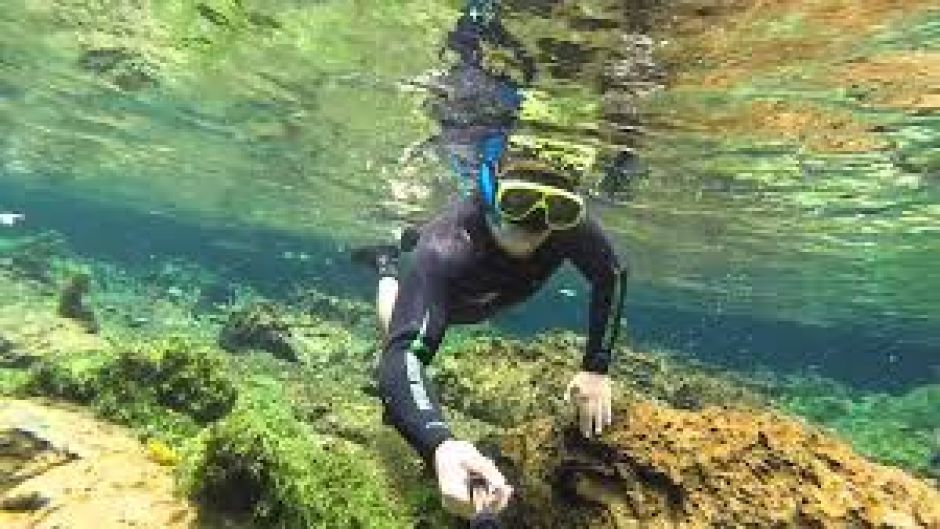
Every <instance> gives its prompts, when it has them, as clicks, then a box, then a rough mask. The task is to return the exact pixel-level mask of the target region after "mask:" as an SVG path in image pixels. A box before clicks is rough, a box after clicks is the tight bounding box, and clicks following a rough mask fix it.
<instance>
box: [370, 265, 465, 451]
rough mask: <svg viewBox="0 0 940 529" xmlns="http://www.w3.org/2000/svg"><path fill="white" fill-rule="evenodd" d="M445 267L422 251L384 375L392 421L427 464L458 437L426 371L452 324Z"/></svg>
mask: <svg viewBox="0 0 940 529" xmlns="http://www.w3.org/2000/svg"><path fill="white" fill-rule="evenodd" d="M440 266H441V263H440V261H439V260H438V259H436V258H434V257H433V255H430V254H429V252H426V251H421V250H420V249H419V251H418V252H417V255H416V257H415V263H414V266H413V267H412V268H411V270H410V272H409V273H408V274H407V275H406V276H405V279H404V280H403V281H402V284H401V288H400V289H399V294H398V299H397V300H396V302H395V308H394V310H393V312H392V321H391V323H390V326H389V335H388V340H387V342H386V344H385V350H384V352H383V355H382V360H381V362H380V364H379V373H378V376H379V392H380V394H381V397H382V402H383V404H384V406H385V417H386V420H387V421H389V422H390V423H391V424H392V425H393V426H394V427H395V428H396V429H397V430H398V431H399V433H401V435H402V436H403V437H404V438H405V440H406V441H408V443H409V444H410V445H411V446H412V447H413V448H414V449H415V450H416V451H417V452H418V454H420V455H421V456H422V457H423V458H424V459H425V461H432V458H433V454H434V450H435V449H436V448H437V446H438V445H440V444H441V443H442V442H444V441H445V440H447V439H450V438H451V437H452V435H451V432H450V430H449V429H448V428H447V425H446V424H445V422H444V416H443V414H442V413H441V407H440V404H439V403H438V401H437V397H436V394H435V391H434V387H433V385H432V383H431V382H430V381H429V380H428V378H427V375H426V373H425V369H424V366H425V365H426V364H427V363H429V362H430V361H431V358H432V357H433V356H434V354H435V353H436V352H437V348H438V347H439V345H440V343H441V340H442V339H443V337H444V331H445V327H446V321H447V318H446V314H445V306H446V305H445V300H446V298H445V295H446V290H445V284H446V283H445V282H444V281H443V278H442V277H441V274H440V272H441V269H440Z"/></svg>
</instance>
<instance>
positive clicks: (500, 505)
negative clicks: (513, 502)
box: [491, 485, 512, 512]
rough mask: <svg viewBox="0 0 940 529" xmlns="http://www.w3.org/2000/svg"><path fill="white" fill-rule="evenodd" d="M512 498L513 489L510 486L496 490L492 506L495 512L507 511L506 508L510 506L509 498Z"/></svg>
mask: <svg viewBox="0 0 940 529" xmlns="http://www.w3.org/2000/svg"><path fill="white" fill-rule="evenodd" d="M511 496H512V487H511V486H509V485H506V486H503V487H500V488H498V489H496V491H495V494H494V499H493V503H492V504H491V505H492V506H493V510H494V511H495V512H500V511H502V510H503V509H505V508H506V506H507V505H509V498H510V497H511Z"/></svg>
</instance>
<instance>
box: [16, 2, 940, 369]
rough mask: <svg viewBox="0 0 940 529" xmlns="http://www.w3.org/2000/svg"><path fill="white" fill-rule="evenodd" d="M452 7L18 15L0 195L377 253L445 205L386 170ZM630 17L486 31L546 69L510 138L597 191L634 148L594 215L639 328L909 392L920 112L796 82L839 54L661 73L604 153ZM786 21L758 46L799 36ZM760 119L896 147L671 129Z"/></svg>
mask: <svg viewBox="0 0 940 529" xmlns="http://www.w3.org/2000/svg"><path fill="white" fill-rule="evenodd" d="M458 7H459V5H458V4H456V3H450V4H446V3H445V4H442V3H440V2H432V1H407V2H404V1H403V2H361V1H357V2H319V3H313V4H305V3H297V2H286V1H285V2H265V3H259V2H254V3H252V2H228V1H223V0H218V1H214V2H203V3H188V2H171V1H164V2H151V3H143V4H137V3H132V2H103V3H95V4H90V3H83V2H52V3H49V2H31V1H24V2H14V3H13V4H11V5H10V6H8V7H7V8H6V9H5V12H4V15H3V17H2V18H0V30H2V31H0V34H2V35H3V36H2V47H0V126H2V128H3V130H4V134H3V137H2V139H0V150H2V159H0V162H2V165H0V168H2V171H3V181H4V182H3V183H4V185H7V186H12V189H15V190H16V192H17V193H22V194H23V195H22V196H21V199H22V200H24V201H27V202H28V201H29V200H31V199H30V198H29V197H28V196H27V195H29V196H32V197H38V196H44V194H45V193H47V192H50V191H54V192H56V193H57V194H58V195H57V196H65V197H68V196H72V197H74V199H75V201H76V204H77V203H79V202H81V203H82V204H83V206H82V207H83V209H82V211H83V212H84V213H82V215H88V214H89V213H87V212H88V211H91V212H92V213H90V214H91V215H94V213H93V211H94V204H96V203H97V204H101V205H102V206H104V205H107V206H109V207H110V206H120V207H122V208H125V209H126V210H127V211H128V212H150V213H154V214H159V215H162V216H164V217H170V218H173V219H176V220H177V221H179V222H181V224H182V225H186V226H190V227H191V228H192V229H200V227H204V228H217V227H220V226H223V227H230V228H233V229H234V230H235V231H236V232H237V231H238V230H239V229H244V230H246V231H247V230H256V229H263V230H272V231H273V232H274V233H281V234H284V235H286V236H299V237H303V238H309V239H316V240H321V241H326V243H325V246H327V247H330V246H332V247H335V248H340V249H342V248H343V247H345V246H346V245H349V244H357V243H362V242H365V241H374V240H376V239H382V238H387V237H388V236H389V235H390V234H391V233H392V232H393V231H394V230H395V229H396V228H399V227H400V226H402V225H404V224H406V223H408V222H413V221H419V220H423V219H426V218H428V217H430V216H431V215H433V212H434V211H435V209H436V208H437V207H439V206H440V205H441V204H442V203H443V202H444V200H446V198H447V197H448V196H450V195H451V194H452V193H453V192H454V190H455V181H454V179H453V177H451V176H449V172H448V169H447V167H446V164H443V163H441V162H440V161H438V160H434V159H426V158H425V159H418V160H416V161H410V162H403V161H402V154H403V152H404V151H405V149H406V148H407V147H408V146H409V145H412V144H414V143H416V142H419V141H420V140H422V139H424V138H426V137H428V136H429V135H430V134H432V133H433V131H434V130H435V124H434V123H433V122H432V120H431V119H430V118H429V117H428V116H427V115H426V114H425V113H424V112H423V111H422V110H421V103H422V101H423V100H424V98H425V97H426V95H425V94H423V93H422V92H421V91H420V90H412V89H407V88H405V87H403V86H402V84H401V81H402V80H405V79H410V78H415V77H417V76H420V75H422V74H424V73H425V72H427V71H428V70H431V69H434V68H441V67H442V63H441V61H440V60H439V59H438V53H437V52H438V46H439V44H440V42H441V40H442V39H443V37H444V35H445V33H446V31H447V30H448V29H449V27H450V25H452V24H453V22H454V20H455V19H456V17H457V15H458V9H457V8H458ZM549 7H550V8H551V10H549ZM637 7H643V6H639V5H638V6H627V7H623V6H617V5H614V4H610V3H605V2H593V3H585V4H584V5H581V6H580V7H577V6H573V5H567V4H564V3H547V4H545V5H543V4H537V3H531V4H528V3H526V2H514V3H511V4H508V5H507V6H506V15H505V16H506V23H507V26H508V27H509V28H510V29H511V30H512V31H514V32H515V33H516V34H517V35H518V37H519V38H520V40H522V41H523V44H524V45H526V46H528V47H529V48H530V49H532V50H535V56H536V58H537V61H538V62H539V69H540V76H539V80H538V81H537V82H536V84H535V86H534V87H533V88H532V90H531V91H530V96H529V103H528V104H527V106H526V107H525V109H524V112H523V123H522V125H521V126H520V132H521V133H523V134H526V135H528V137H530V139H531V141H533V142H542V143H541V144H542V145H549V146H552V145H553V146H554V147H552V148H553V149H555V150H556V151H557V152H559V153H561V155H562V156H563V157H566V158H567V159H569V160H574V161H575V162H577V163H578V164H580V165H582V166H583V167H586V168H587V170H586V172H585V175H586V178H585V181H586V183H587V185H588V187H590V186H591V185H592V184H596V182H597V181H598V180H599V179H601V178H602V176H603V173H602V171H601V167H600V166H601V164H600V163H594V164H593V165H591V164H592V162H597V160H602V159H603V157H604V156H605V155H606V154H607V153H610V152H614V151H616V150H617V149H620V148H622V147H623V146H625V145H626V146H629V147H631V148H634V149H637V152H638V153H639V159H640V161H641V162H642V168H643V171H642V174H641V176H638V177H637V178H636V182H634V183H633V184H632V185H631V187H630V193H629V195H630V198H629V200H628V201H626V203H625V204H624V205H621V206H617V207H611V206H604V205H601V204H598V207H597V211H598V212H599V214H600V215H601V216H602V218H603V219H604V221H605V223H606V225H607V226H608V227H609V228H610V230H611V231H612V232H613V233H615V234H616V235H617V238H618V239H619V242H620V243H621V244H622V247H623V248H624V249H625V250H626V252H627V253H628V254H629V256H630V261H631V263H632V264H633V272H634V274H633V282H632V284H633V286H634V287H633V290H632V292H633V294H632V296H633V300H632V303H631V306H632V307H633V308H632V310H633V312H634V314H635V316H634V319H636V320H637V321H638V325H635V326H634V327H635V329H634V334H635V335H636V336H637V337H639V338H641V339H642V338H645V337H648V338H649V339H650V340H652V341H657V340H659V341H666V342H668V343H669V345H670V346H672V347H677V348H680V349H681V348H683V347H684V346H688V347H690V348H691V349H692V350H693V352H694V353H697V352H696V351H695V350H694V347H692V346H691V345H690V343H691V342H701V341H705V342H708V341H709V340H711V339H712V337H711V336H710V334H709V330H708V329H707V328H706V327H707V325H701V324H700V325H699V326H700V327H702V329H701V330H700V331H698V333H697V336H696V337H695V338H694V339H693V340H691V341H688V340H687V341H683V340H682V339H678V338H675V337H676V336H677V335H680V334H682V332H683V329H682V326H683V324H679V323H676V324H673V323H670V322H669V321H666V320H667V319H669V318H670V316H669V314H670V313H672V312H678V313H682V314H686V315H688V314H691V315H693V316H691V317H692V318H693V319H694V315H696V314H697V315H700V316H701V317H702V319H712V318H715V317H719V318H730V319H733V318H734V317H736V316H742V317H744V318H757V319H759V320H761V321H762V322H770V323H771V324H773V323H774V322H784V323H792V324H793V326H794V327H793V329H795V331H793V332H794V333H796V334H799V333H800V332H802V331H800V329H803V328H808V329H810V331H811V332H812V333H815V334H819V335H820V336H825V333H826V329H832V330H833V332H834V333H836V334H838V333H843V334H844V333H846V332H847V333H848V334H851V335H856V334H857V332H862V333H867V334H866V335H865V336H864V337H862V339H861V343H860V344H851V343H844V341H843V340H842V339H841V338H840V339H834V340H833V339H825V338H823V339H821V340H815V341H812V342H811V343H810V344H809V345H806V346H804V345H802V344H794V346H793V349H796V348H800V347H809V348H816V349H819V350H823V349H826V350H827V352H826V353H825V355H826V356H829V357H831V356H833V355H836V356H840V355H846V356H847V357H848V356H855V355H854V354H853V351H852V349H853V346H854V345H863V346H864V344H865V342H866V341H867V342H869V343H870V342H871V340H873V339H874V340H875V341H877V342H878V343H879V344H880V345H879V347H878V349H879V350H866V351H865V355H866V356H868V358H867V361H868V362H871V363H872V364H873V365H877V366H882V365H885V366H889V367H890V364H896V363H898V362H900V363H901V364H903V367H902V368H901V369H900V370H899V371H898V373H897V376H899V377H904V378H916V379H921V380H922V379H923V373H924V372H925V371H924V370H925V369H929V368H930V364H934V365H935V363H936V353H937V352H938V351H940V347H938V344H940V273H937V271H936V266H935V263H934V259H933V257H934V256H936V255H937V252H938V251H940V236H938V230H940V200H938V198H940V188H938V176H937V157H936V152H937V149H938V147H940V145H938V141H940V140H938V137H940V135H938V131H940V118H938V116H937V113H936V112H935V111H922V112H917V113H908V112H901V111H891V110H877V109H872V108H870V106H869V105H865V104H864V101H860V100H859V99H858V98H857V97H855V96H854V95H853V93H852V92H851V90H849V89H848V88H849V87H845V86H818V85H813V83H810V82H806V81H805V78H806V76H805V75H804V74H806V72H809V73H810V74H812V72H818V71H819V70H822V69H825V68H827V67H832V65H833V64H837V63H839V62H840V61H842V60H843V59H844V57H843V56H838V57H837V56H833V57H832V58H831V60H828V61H827V60H826V59H823V60H817V61H815V62H814V63H812V64H809V63H808V64H807V65H806V67H805V72H801V71H796V72H794V71H793V70H792V69H791V68H785V67H781V68H779V69H774V68H769V69H765V71H764V72H763V73H761V74H759V75H755V76H752V77H751V78H750V79H749V81H748V82H747V83H744V84H739V85H737V86H736V87H735V88H734V89H732V90H705V89H703V90H698V91H695V92H689V91H684V92H678V93H673V92H672V91H670V90H662V89H660V88H661V86H660V85H661V84H663V83H665V82H666V81H665V77H664V76H658V77H656V78H655V79H654V81H653V82H650V83H648V84H649V87H647V88H648V89H647V90H646V91H647V92H648V93H647V94H646V95H643V96H641V97H639V98H633V99H631V101H633V102H634V103H632V104H635V105H636V106H637V107H638V108H639V115H638V117H637V118H636V121H637V126H638V127H641V128H643V129H644V131H645V132H644V133H642V134H630V133H627V134H619V135H618V134H617V133H615V132H611V131H614V130H615V129H617V127H618V125H622V124H623V123H622V121H623V120H620V118H617V119H614V118H611V115H612V114H611V113H610V111H609V108H608V107H609V105H608V104H607V103H605V101H606V99H605V98H607V99H609V98H610V97H611V96H612V95H617V94H618V93H621V94H622V93H626V92H630V90H632V91H633V92H636V89H635V87H634V88H630V89H628V90H621V92H617V91H616V90H613V89H610V88H609V87H605V86H604V84H603V83H599V81H598V80H599V79H604V78H605V77H604V76H605V75H607V76H608V77H609V76H610V74H608V73H605V72H607V71H608V70H611V68H612V67H611V66H610V64H615V63H616V62H617V61H618V60H619V61H621V63H622V64H627V65H628V66H627V68H628V70H629V68H630V66H629V65H630V64H631V63H630V60H634V63H633V64H634V70H636V67H635V59H636V57H637V52H636V51H633V52H630V51H629V46H626V45H624V44H623V42H625V41H624V40H623V37H622V35H624V34H626V35H635V34H637V32H638V31H640V30H643V29H645V30H650V29H651V30H653V32H654V35H655V36H654V38H653V39H651V40H650V41H649V42H651V43H653V44H651V45H650V46H648V48H650V47H651V50H652V51H650V52H649V53H651V54H652V55H653V57H655V55H656V49H657V47H656V44H655V43H656V42H659V40H658V39H663V40H664V41H665V39H668V37H669V35H668V28H667V27H665V26H664V27H656V24H657V23H658V22H660V21H662V20H665V18H664V16H663V15H662V12H663V9H664V8H663V7H662V6H657V7H656V9H651V8H649V6H646V7H647V9H645V10H643V9H637ZM628 15H629V16H628ZM893 20H894V19H891V18H889V19H887V22H891V21H893ZM937 20H938V19H937V16H936V12H932V13H931V12H929V11H928V12H926V14H925V15H922V16H919V17H916V18H914V19H912V20H911V19H902V20H900V21H899V22H896V23H895V24H894V25H892V24H891V23H886V24H885V27H883V28H882V29H880V30H879V31H876V32H875V33H874V34H873V35H865V36H859V37H858V39H857V40H858V42H857V43H856V46H855V47H854V48H853V49H854V50H855V53H856V54H857V55H859V56H864V55H866V54H872V53H880V52H886V51H897V50H902V51H903V50H908V51H911V50H916V51H918V52H931V51H932V52H936V50H937V48H938V46H940V37H938V24H937ZM791 22H793V23H792V24H790V25H786V24H784V25H782V26H779V27H777V26H775V27H774V29H773V31H771V32H770V33H768V35H770V36H776V37H781V38H782V37H787V36H792V35H793V34H797V33H799V32H800V31H802V30H803V29H801V28H803V27H804V26H805V21H802V19H799V17H797V18H794V19H793V21H791ZM631 42H633V41H631ZM641 48H642V46H641ZM625 50H627V51H625ZM631 53H632V54H633V55H631ZM833 53H835V52H833ZM840 53H841V52H840ZM624 61H626V62H624ZM689 69H693V70H694V67H691V68H689ZM628 77H629V76H628ZM608 84H609V83H608ZM633 92H631V93H633ZM761 100H773V101H785V102H787V101H790V102H792V101H797V102H803V103H813V104H819V105H821V106H823V107H825V108H828V109H838V110H840V111H846V112H849V113H850V114H852V115H853V116H855V117H856V118H857V119H859V120H861V121H863V122H865V123H868V124H869V126H870V127H876V126H877V127H881V130H884V131H885V132H883V134H881V139H882V140H884V141H885V142H886V144H887V145H889V146H890V147H889V148H880V149H878V150H874V151H871V152H861V153H860V152H853V153H841V154H826V153H820V152H814V151H813V149H812V148H807V147H806V146H805V145H801V144H800V142H799V141H794V140H792V139H790V138H786V137H780V138H779V139H767V138H749V137H747V135H741V134H739V133H735V134H732V135H729V136H728V137H727V138H722V137H720V136H716V135H714V134H712V133H708V134H703V133H700V132H694V131H691V130H689V128H688V127H684V126H683V123H684V122H683V115H682V112H683V111H684V112H696V113H704V114H708V115H712V116H717V115H721V114H723V113H728V112H733V111H734V109H735V108H737V107H739V106H740V105H742V104H745V103H747V102H751V101H761ZM675 109H679V112H678V114H677V113H676V112H675ZM611 120H612V121H611ZM618 120H619V121H621V122H620V123H618V122H617V121H618ZM719 132H720V131H719ZM8 193H9V192H8ZM65 200H66V201H67V199H65ZM3 205H4V207H7V208H10V207H16V206H17V204H3ZM89 208H90V209H89ZM28 213H29V214H30V216H31V218H39V219H41V218H42V211H41V209H40V210H32V211H29V212H28ZM128 218H129V219H130V218H131V217H130V216H128ZM41 227H42V226H41V224H33V225H31V226H30V228H33V229H40V228H41ZM78 227H80V224H79V225H78ZM122 229H124V230H134V229H135V227H134V226H133V225H131V224H130V221H129V225H127V226H123V227H122ZM161 251H167V252H172V249H171V248H164V249H163V250H161ZM262 253H263V252H262ZM342 258H343V257H342V256H338V257H337V259H342ZM331 259H332V257H330V256H327V257H326V258H325V260H327V261H329V260H331ZM336 287H337V288H340V289H342V287H343V285H336ZM569 312H570V313H571V314H575V311H574V310H572V311H569ZM533 314H535V315H534V316H532V318H531V319H533V320H535V321H536V322H535V323H532V324H530V326H537V320H538V319H539V316H538V311H536V312H535V313H533ZM648 314H654V315H658V314H662V316H647V315H648ZM530 316H531V314H530ZM571 317H576V316H571ZM520 318H522V319H523V320H525V319H526V318H525V316H520ZM570 319H571V318H569V324H570ZM523 323H525V322H523ZM562 323H564V322H562ZM685 324H686V326H687V321H686V323H685ZM735 325H736V326H737V328H738V329H739V330H737V331H735V332H736V333H737V334H739V335H742V336H744V335H753V336H747V337H746V341H747V342H749V343H750V345H749V346H748V347H746V348H744V349H742V351H744V352H743V353H741V354H748V352H754V351H759V350H761V349H766V350H770V349H773V350H774V351H780V350H782V349H785V347H778V345H779V344H778V342H779V339H780V338H779V337H778V336H770V335H767V336H762V334H765V333H763V332H762V331H760V330H759V329H757V330H752V331H750V332H749V331H748V330H747V325H746V324H732V326H735ZM721 332H724V331H721ZM833 336H835V334H834V335H833ZM840 343H841V344H843V346H842V347H841V349H840V347H839V344H840ZM898 344H901V345H900V346H899V345H898ZM720 347H721V346H718V345H716V346H713V347H711V349H712V350H714V349H715V348H720ZM733 347H737V348H739V349H741V348H742V347H743V346H741V345H740V344H738V345H734V346H733ZM862 348H863V349H865V347H862ZM779 354H782V353H777V352H775V353H773V355H766V354H765V356H764V359H763V361H765V362H766V361H768V360H766V358H767V357H771V358H772V357H773V356H774V355H779ZM812 354H813V353H812V352H810V353H808V354H807V356H810V357H811V356H812ZM770 361H771V362H772V360H770ZM804 361H805V360H804V358H803V357H802V356H799V357H797V358H791V359H786V358H782V359H781V362H782V363H784V364H791V365H792V364H798V363H800V362H804ZM880 369H881V367H877V368H874V369H873V371H874V372H878V370H880ZM915 373H920V375H918V376H915V375H914V374H915ZM865 376H868V378H871V376H870V375H865ZM869 382H871V381H870V380H869ZM888 385H890V384H888Z"/></svg>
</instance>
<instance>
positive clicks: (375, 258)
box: [352, 244, 400, 337]
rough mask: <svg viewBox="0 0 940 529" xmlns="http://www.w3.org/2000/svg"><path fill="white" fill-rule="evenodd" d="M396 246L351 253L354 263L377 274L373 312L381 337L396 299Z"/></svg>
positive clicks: (359, 249)
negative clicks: (376, 317) (376, 318)
mask: <svg viewBox="0 0 940 529" xmlns="http://www.w3.org/2000/svg"><path fill="white" fill-rule="evenodd" d="M399 254H400V249H399V247H397V246H392V245H388V244H379V245H373V246H364V247H361V248H356V249H354V250H353V251H352V260H353V262H354V263H357V264H361V265H364V266H368V267H369V268H371V269H373V270H375V272H376V273H378V274H379V285H378V289H377V292H376V296H375V310H376V315H377V316H378V322H377V323H378V325H379V331H380V332H381V333H382V336H383V337H384V336H385V333H386V332H388V324H389V322H390V321H391V319H392V308H393V307H394V306H395V299H396V298H397V297H398V257H399Z"/></svg>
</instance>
